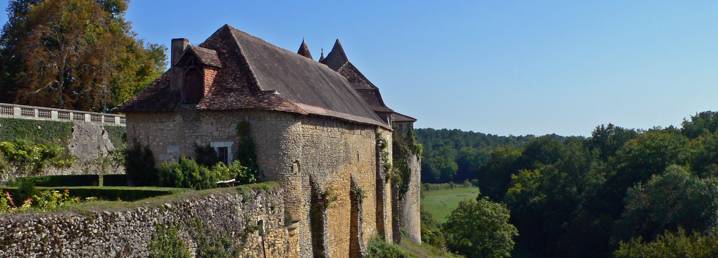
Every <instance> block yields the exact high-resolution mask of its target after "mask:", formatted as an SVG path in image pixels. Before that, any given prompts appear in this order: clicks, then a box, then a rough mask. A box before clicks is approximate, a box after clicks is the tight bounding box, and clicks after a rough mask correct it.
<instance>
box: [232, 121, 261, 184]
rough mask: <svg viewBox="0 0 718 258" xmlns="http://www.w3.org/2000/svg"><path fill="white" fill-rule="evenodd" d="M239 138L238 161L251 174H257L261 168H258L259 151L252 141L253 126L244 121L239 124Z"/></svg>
mask: <svg viewBox="0 0 718 258" xmlns="http://www.w3.org/2000/svg"><path fill="white" fill-rule="evenodd" d="M237 138H238V141H239V145H238V147H237V159H238V160H239V161H240V162H241V163H242V165H244V166H245V167H247V168H248V169H249V170H250V172H251V173H253V174H255V175H256V174H257V171H259V168H258V166H257V150H256V146H255V143H254V139H252V134H251V126H250V124H249V122H247V121H242V122H239V124H237Z"/></svg>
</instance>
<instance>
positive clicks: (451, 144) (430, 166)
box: [416, 128, 566, 183]
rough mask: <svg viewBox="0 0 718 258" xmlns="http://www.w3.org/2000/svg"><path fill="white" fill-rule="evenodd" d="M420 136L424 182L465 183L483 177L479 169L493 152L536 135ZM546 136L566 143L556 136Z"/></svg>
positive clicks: (419, 132)
mask: <svg viewBox="0 0 718 258" xmlns="http://www.w3.org/2000/svg"><path fill="white" fill-rule="evenodd" d="M416 136H417V138H418V140H419V142H420V143H421V144H422V145H423V146H424V155H423V157H422V161H421V173H422V175H421V180H422V182H424V183H448V182H456V183H461V182H464V181H467V180H474V179H478V178H479V169H480V168H481V167H482V166H483V165H484V164H486V162H487V161H488V160H489V158H490V157H491V153H492V152H494V151H497V150H502V149H506V148H518V147H521V146H524V145H526V144H527V143H528V142H530V141H531V140H533V139H536V138H537V137H536V136H533V135H525V136H499V135H494V134H485V133H478V132H472V131H462V130H458V129H451V130H450V129H431V128H422V129H416ZM545 137H549V138H553V139H556V140H559V141H561V140H564V139H566V137H563V136H558V135H555V134H552V135H547V136H545Z"/></svg>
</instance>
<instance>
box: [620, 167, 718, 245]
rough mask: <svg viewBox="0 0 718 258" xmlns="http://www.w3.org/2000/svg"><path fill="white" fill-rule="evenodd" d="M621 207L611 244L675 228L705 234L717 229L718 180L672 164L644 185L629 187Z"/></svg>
mask: <svg viewBox="0 0 718 258" xmlns="http://www.w3.org/2000/svg"><path fill="white" fill-rule="evenodd" d="M625 206H626V207H625V209H624V212H623V214H622V215H621V218H620V219H619V220H618V221H617V222H616V224H615V227H614V236H613V242H618V241H621V240H628V239H630V238H632V237H636V236H640V237H643V238H644V239H654V238H655V237H656V236H657V235H658V234H660V233H661V232H663V231H665V230H676V229H677V228H679V227H682V228H684V229H685V230H687V231H688V232H694V231H695V232H705V231H707V230H709V229H711V228H713V227H715V226H718V225H717V224H718V179H716V178H709V179H701V178H698V177H696V176H694V175H691V174H690V172H688V171H687V170H686V169H685V168H683V167H680V166H676V165H673V166H670V167H668V168H667V169H666V172H665V173H664V174H662V175H654V176H653V177H652V178H651V179H650V180H649V181H648V182H647V183H646V184H645V185H644V184H640V183H639V184H637V185H636V186H634V187H631V189H629V190H628V192H627V194H626V200H625Z"/></svg>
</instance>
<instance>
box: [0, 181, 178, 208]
mask: <svg viewBox="0 0 718 258" xmlns="http://www.w3.org/2000/svg"><path fill="white" fill-rule="evenodd" d="M30 185H31V184H30ZM48 190H56V191H65V190H67V191H68V193H69V194H70V196H73V197H77V198H80V199H85V198H91V197H92V198H97V199H100V200H108V201H116V200H122V201H136V200H141V199H145V198H150V197H156V196H161V195H169V194H174V193H177V192H181V191H184V190H185V189H173V188H158V187H101V186H78V187H36V188H35V187H32V188H31V189H29V188H26V189H22V187H0V191H1V192H6V193H9V194H10V195H11V196H14V197H15V198H13V201H14V202H15V203H18V202H21V201H23V200H25V199H27V198H30V197H32V196H33V195H36V194H37V193H38V191H48Z"/></svg>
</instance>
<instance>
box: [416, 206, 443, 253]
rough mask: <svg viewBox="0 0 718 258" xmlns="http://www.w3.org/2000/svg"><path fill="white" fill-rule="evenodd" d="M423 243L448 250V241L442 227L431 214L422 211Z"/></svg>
mask: <svg viewBox="0 0 718 258" xmlns="http://www.w3.org/2000/svg"><path fill="white" fill-rule="evenodd" d="M421 241H422V242H424V243H426V244H427V245H430V246H433V247H436V248H439V249H442V250H443V249H446V239H445V238H444V233H443V231H442V229H441V225H440V224H439V222H437V221H436V220H435V219H434V218H433V217H432V216H431V214H430V213H428V212H425V211H423V210H422V211H421Z"/></svg>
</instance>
